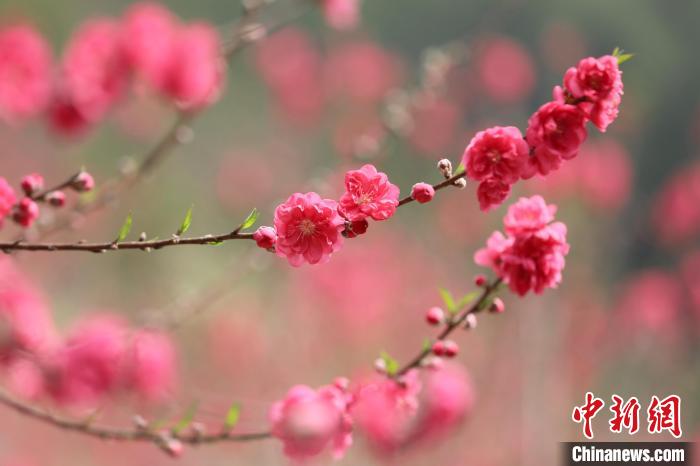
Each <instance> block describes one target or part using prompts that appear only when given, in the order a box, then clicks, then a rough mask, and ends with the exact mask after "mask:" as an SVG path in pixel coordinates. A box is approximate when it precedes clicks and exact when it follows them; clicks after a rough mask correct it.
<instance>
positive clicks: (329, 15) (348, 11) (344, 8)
mask: <svg viewBox="0 0 700 466" xmlns="http://www.w3.org/2000/svg"><path fill="white" fill-rule="evenodd" d="M360 1H361V0H322V1H321V8H322V9H323V16H324V17H325V19H326V23H327V24H328V25H329V26H331V27H333V28H335V29H341V30H345V29H354V28H355V27H357V25H358V24H359V22H360Z"/></svg>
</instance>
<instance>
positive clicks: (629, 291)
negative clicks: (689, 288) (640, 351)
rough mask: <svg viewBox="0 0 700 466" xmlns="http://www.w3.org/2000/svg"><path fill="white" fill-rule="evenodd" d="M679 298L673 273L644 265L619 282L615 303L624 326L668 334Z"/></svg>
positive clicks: (676, 316)
mask: <svg viewBox="0 0 700 466" xmlns="http://www.w3.org/2000/svg"><path fill="white" fill-rule="evenodd" d="M683 298H684V296H683V288H682V286H681V284H680V283H679V280H678V278H677V277H676V276H674V275H673V274H671V273H669V272H666V271H664V270H660V269H646V270H642V271H640V272H638V273H636V274H634V275H632V276H631V277H629V278H628V279H627V280H625V282H623V283H622V284H621V286H620V293H619V296H618V301H617V305H616V307H617V312H618V313H619V315H620V317H622V318H623V320H624V322H625V324H626V325H627V326H631V328H633V329H635V330H639V329H642V330H647V331H652V332H658V333H659V334H660V335H664V336H667V337H672V336H673V334H674V333H673V332H674V331H676V330H677V327H676V326H677V325H678V323H679V319H680V315H681V309H682V308H683Z"/></svg>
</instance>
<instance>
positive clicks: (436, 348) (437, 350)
mask: <svg viewBox="0 0 700 466" xmlns="http://www.w3.org/2000/svg"><path fill="white" fill-rule="evenodd" d="M432 350H433V354H434V355H435V356H444V355H445V342H443V341H442V340H437V341H436V342H435V343H433V349H432Z"/></svg>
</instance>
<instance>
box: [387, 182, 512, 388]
mask: <svg viewBox="0 0 700 466" xmlns="http://www.w3.org/2000/svg"><path fill="white" fill-rule="evenodd" d="M448 181H449V180H448ZM502 282H503V279H501V278H497V279H495V280H494V281H493V282H491V283H487V284H486V285H484V289H483V291H482V292H481V294H480V295H479V297H478V298H477V299H476V301H473V302H472V304H471V305H468V307H467V308H466V309H464V310H463V311H461V312H459V313H457V314H455V315H454V316H452V318H450V319H448V320H447V322H446V323H445V328H443V329H442V331H441V332H440V333H439V334H438V336H437V337H436V338H435V341H438V340H444V339H445V338H447V337H448V336H449V335H450V334H451V333H452V332H454V331H455V329H457V328H458V327H460V326H461V325H462V324H464V322H465V321H466V320H467V317H468V316H469V315H470V314H477V313H479V312H481V311H482V310H484V309H485V308H486V304H487V303H488V302H489V300H490V299H491V298H492V297H493V295H494V294H495V293H496V291H498V288H499V287H500V285H501V283H502ZM431 343H433V342H431ZM431 353H432V344H431V345H426V347H425V348H423V349H422V350H421V351H420V352H419V353H418V354H417V355H416V356H415V357H414V358H413V359H411V360H410V361H409V362H407V363H406V364H405V365H404V366H402V367H401V368H400V369H399V370H397V371H396V372H395V373H394V374H393V375H391V376H390V378H392V379H394V380H398V379H399V378H400V377H401V376H403V375H405V374H406V373H407V372H408V371H410V370H411V369H416V368H419V367H421V366H422V364H423V362H424V361H425V359H426V358H427V357H428V356H430V355H431Z"/></svg>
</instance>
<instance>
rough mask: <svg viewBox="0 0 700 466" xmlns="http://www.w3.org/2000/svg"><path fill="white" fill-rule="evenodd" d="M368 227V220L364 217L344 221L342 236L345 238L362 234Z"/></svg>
mask: <svg viewBox="0 0 700 466" xmlns="http://www.w3.org/2000/svg"><path fill="white" fill-rule="evenodd" d="M367 228H369V222H368V221H367V220H366V219H362V220H356V221H354V222H350V221H347V222H345V230H343V236H344V237H346V238H355V237H356V236H359V235H363V234H365V233H366V232H367Z"/></svg>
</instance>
